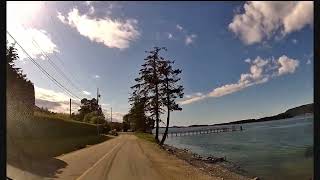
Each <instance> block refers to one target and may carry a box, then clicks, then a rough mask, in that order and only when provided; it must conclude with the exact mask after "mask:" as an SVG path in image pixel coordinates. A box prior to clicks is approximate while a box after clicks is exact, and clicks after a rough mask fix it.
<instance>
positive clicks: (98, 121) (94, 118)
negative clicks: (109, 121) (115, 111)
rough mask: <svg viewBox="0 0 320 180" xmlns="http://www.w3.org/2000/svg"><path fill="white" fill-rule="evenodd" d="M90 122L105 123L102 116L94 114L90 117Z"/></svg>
mask: <svg viewBox="0 0 320 180" xmlns="http://www.w3.org/2000/svg"><path fill="white" fill-rule="evenodd" d="M90 123H93V124H103V123H105V119H104V117H102V116H94V117H92V118H91V119H90Z"/></svg>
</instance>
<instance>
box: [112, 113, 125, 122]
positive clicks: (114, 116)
mask: <svg viewBox="0 0 320 180" xmlns="http://www.w3.org/2000/svg"><path fill="white" fill-rule="evenodd" d="M124 115H125V113H122V112H112V122H122V121H123V120H122V118H123V116H124Z"/></svg>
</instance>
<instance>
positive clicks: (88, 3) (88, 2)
mask: <svg viewBox="0 0 320 180" xmlns="http://www.w3.org/2000/svg"><path fill="white" fill-rule="evenodd" d="M84 3H85V4H86V5H87V6H90V5H91V3H92V1H85V2H84Z"/></svg>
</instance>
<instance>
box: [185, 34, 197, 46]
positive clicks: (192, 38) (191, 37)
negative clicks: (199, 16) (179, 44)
mask: <svg viewBox="0 0 320 180" xmlns="http://www.w3.org/2000/svg"><path fill="white" fill-rule="evenodd" d="M196 37H197V35H196V34H191V35H190V36H189V35H187V36H186V39H185V43H186V45H189V44H192V43H193V42H194V39H195V38H196Z"/></svg>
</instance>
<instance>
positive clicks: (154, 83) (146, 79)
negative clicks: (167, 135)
mask: <svg viewBox="0 0 320 180" xmlns="http://www.w3.org/2000/svg"><path fill="white" fill-rule="evenodd" d="M161 50H166V48H164V47H163V48H159V47H154V49H153V50H151V51H146V53H148V55H147V57H146V58H145V59H144V60H145V62H144V64H142V68H141V69H140V72H139V77H138V78H136V79H135V81H136V83H137V84H136V85H134V86H132V87H131V88H132V89H133V90H134V92H133V93H132V96H131V97H130V98H129V101H131V102H134V101H135V99H136V98H139V99H141V98H145V107H144V110H145V112H146V113H147V114H148V116H149V117H150V118H151V119H155V122H156V136H155V140H156V141H157V142H159V122H160V114H161V113H163V112H162V108H161V107H162V104H161V98H162V97H161V94H160V89H159V88H160V83H161V81H162V78H163V76H162V75H161V74H160V72H159V68H160V66H161V64H162V63H161V62H163V61H164V59H163V58H162V57H161V56H160V55H159V52H160V51H161Z"/></svg>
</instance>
